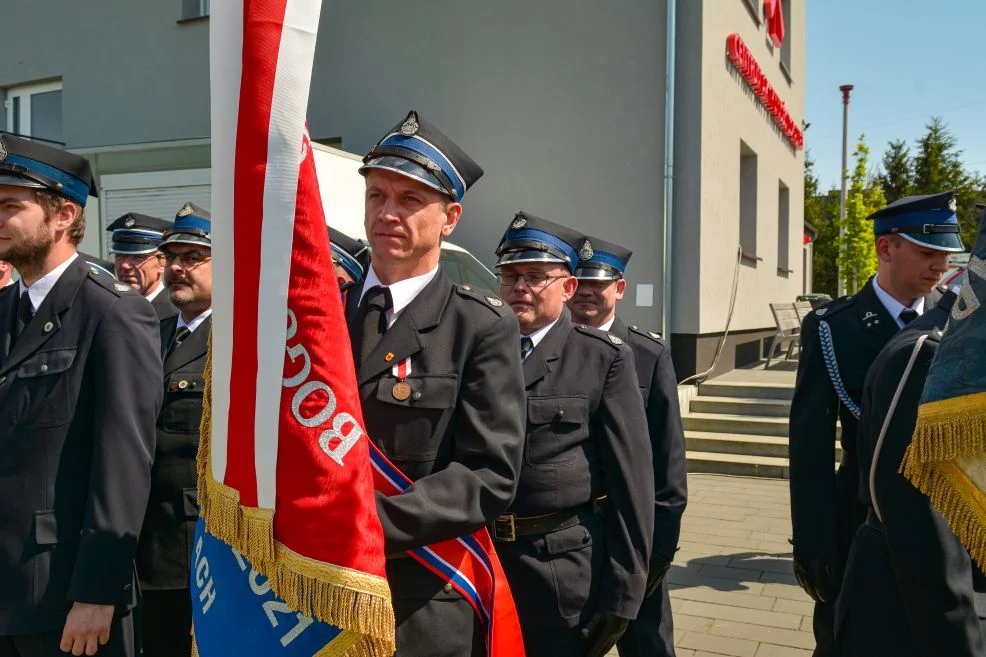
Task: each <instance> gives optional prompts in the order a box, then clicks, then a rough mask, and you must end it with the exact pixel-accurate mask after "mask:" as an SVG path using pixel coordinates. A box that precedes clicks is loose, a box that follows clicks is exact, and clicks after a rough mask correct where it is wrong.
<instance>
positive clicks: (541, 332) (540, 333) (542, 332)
mask: <svg viewBox="0 0 986 657" xmlns="http://www.w3.org/2000/svg"><path fill="white" fill-rule="evenodd" d="M557 323H558V320H557V319H556V320H555V321H553V322H551V323H550V324H546V325H544V326H542V327H541V328H539V329H538V330H536V331H534V333H531V334H530V335H525V336H523V337H525V338H530V339H531V342H532V343H533V344H534V348H535V349H537V346H538V343H539V342H541V340H543V339H544V336H546V335H547V334H548V331H550V330H551V327H552V326H554V325H555V324H557Z"/></svg>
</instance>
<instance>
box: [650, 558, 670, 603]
mask: <svg viewBox="0 0 986 657" xmlns="http://www.w3.org/2000/svg"><path fill="white" fill-rule="evenodd" d="M670 569H671V562H670V561H668V560H667V559H665V558H664V557H662V556H661V555H659V554H655V555H654V556H652V557H651V560H650V568H649V569H648V570H647V589H646V590H645V591H644V597H645V598H649V597H651V596H652V595H654V592H655V591H657V590H658V589H659V588H661V582H663V581H664V576H665V575H667V574H668V570H670Z"/></svg>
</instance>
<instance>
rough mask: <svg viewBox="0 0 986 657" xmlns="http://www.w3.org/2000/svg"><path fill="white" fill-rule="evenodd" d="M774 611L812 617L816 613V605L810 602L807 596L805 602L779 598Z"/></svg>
mask: <svg viewBox="0 0 986 657" xmlns="http://www.w3.org/2000/svg"><path fill="white" fill-rule="evenodd" d="M773 610H774V611H783V612H784V613H787V614H801V615H802V616H808V617H811V615H812V614H814V613H815V603H814V602H811V601H810V600H808V596H807V595H806V596H805V600H804V602H802V601H800V600H785V599H783V598H778V599H777V600H775V601H774V607H773Z"/></svg>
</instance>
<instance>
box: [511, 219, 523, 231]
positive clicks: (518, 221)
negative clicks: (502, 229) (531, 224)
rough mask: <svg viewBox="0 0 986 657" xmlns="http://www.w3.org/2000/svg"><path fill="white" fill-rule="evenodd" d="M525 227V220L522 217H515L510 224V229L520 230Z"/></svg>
mask: <svg viewBox="0 0 986 657" xmlns="http://www.w3.org/2000/svg"><path fill="white" fill-rule="evenodd" d="M526 225H527V219H524V217H517V218H516V219H514V222H513V223H512V224H510V227H511V228H514V229H517V230H520V229H521V228H523V227H524V226H526Z"/></svg>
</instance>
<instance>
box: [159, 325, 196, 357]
mask: <svg viewBox="0 0 986 657" xmlns="http://www.w3.org/2000/svg"><path fill="white" fill-rule="evenodd" d="M191 333H192V332H191V331H189V330H188V327H187V326H182V327H181V328H180V329H178V330H177V331H175V337H173V338H172V339H171V344H170V345H169V346H168V350H167V351H166V352H165V353H164V359H165V360H168V356H170V355H171V354H172V353H174V351H175V349H177V348H178V346H179V345H180V344H181V343H182V342H184V340H185V338H187V337H188V336H189V335H191Z"/></svg>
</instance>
